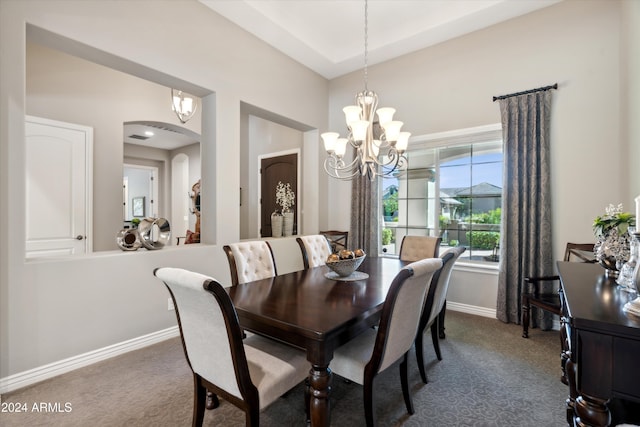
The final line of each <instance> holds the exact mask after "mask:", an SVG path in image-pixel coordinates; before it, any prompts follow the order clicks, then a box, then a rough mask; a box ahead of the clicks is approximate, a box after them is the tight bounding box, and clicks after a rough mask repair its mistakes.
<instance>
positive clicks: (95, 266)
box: [0, 0, 328, 386]
mask: <svg viewBox="0 0 640 427" xmlns="http://www.w3.org/2000/svg"><path fill="white" fill-rule="evenodd" d="M148 5H149V3H148V2H116V1H113V2H112V1H102V0H99V1H82V2H77V1H30V0H27V1H7V0H0V58H1V59H0V76H1V77H0V209H1V212H2V213H1V215H0V235H1V236H2V239H0V386H4V385H6V380H5V379H6V378H7V377H10V376H11V375H13V374H16V373H21V372H25V371H28V370H30V369H33V368H37V367H41V366H44V365H46V364H49V363H52V362H56V361H59V360H62V359H65V358H69V357H72V356H76V355H79V354H83V353H86V352H90V351H94V350H96V349H101V348H104V347H107V346H110V345H113V344H115V343H121V342H124V341H127V340H130V339H134V338H137V337H140V336H143V335H146V334H150V333H154V332H157V331H160V330H163V329H165V328H169V327H171V326H174V325H175V322H176V321H175V314H174V313H173V312H170V311H167V296H168V295H167V292H166V289H164V288H163V286H162V285H161V284H160V283H159V282H158V281H157V280H156V279H155V278H154V277H153V275H152V271H153V269H154V268H155V267H158V266H161V265H171V266H177V267H185V268H191V269H195V270H199V271H201V272H203V273H205V274H209V275H212V276H214V277H216V278H218V279H219V280H221V281H223V282H225V281H226V282H228V280H229V278H228V275H229V273H228V265H227V261H226V259H225V258H224V253H223V251H222V249H221V245H223V244H225V243H228V242H232V241H237V240H238V239H239V233H240V231H239V216H240V215H239V203H238V202H239V200H238V192H237V191H231V192H230V191H228V189H229V188H236V189H237V188H238V187H239V186H240V185H239V184H240V180H239V167H238V165H239V164H240V149H239V140H240V110H241V103H243V102H244V103H248V104H250V105H253V106H256V107H259V108H261V109H263V110H265V111H270V112H273V114H276V115H278V116H279V117H284V118H288V119H289V120H291V121H295V122H296V123H300V124H304V125H305V126H306V127H307V128H308V129H315V128H326V126H327V125H326V122H327V109H326V106H327V104H328V83H327V81H326V80H325V79H324V78H322V77H320V76H319V75H317V74H315V73H313V72H311V71H309V70H308V69H306V68H304V67H303V66H301V65H300V64H298V63H296V62H294V61H292V60H291V59H289V58H287V57H285V56H284V55H282V54H280V53H279V52H277V51H276V50H274V49H272V48H270V47H268V46H266V45H265V44H264V43H262V42H260V41H258V40H257V39H255V38H254V37H253V36H251V35H249V34H248V33H246V32H244V31H242V30H239V29H238V28H237V27H234V26H232V25H231V24H230V23H229V22H228V21H227V20H225V19H223V18H221V17H220V16H218V15H216V14H215V13H213V12H212V11H211V10H210V9H208V8H206V7H205V6H203V5H202V4H200V3H199V2H197V1H179V2H178V1H176V2H174V1H157V2H154V7H152V8H150V7H148ZM178 15H179V16H181V17H183V19H184V21H186V22H189V23H190V28H192V29H193V30H194V39H193V40H192V41H191V42H189V43H184V41H183V40H182V39H181V38H174V37H173V35H174V34H175V32H174V31H169V30H168V29H171V28H172V27H173V25H174V24H175V19H174V18H175V16H178ZM142 16H144V17H145V19H144V21H143V22H144V27H143V29H141V21H140V17H142ZM26 24H30V25H33V26H35V27H37V28H39V29H44V30H46V31H48V32H50V33H52V34H55V35H59V36H62V37H64V38H66V39H69V40H71V41H75V42H81V43H83V45H81V46H78V45H74V44H72V47H73V48H74V49H77V50H79V51H81V52H82V53H84V54H88V55H90V56H92V58H89V59H91V60H93V61H96V62H99V61H101V60H103V61H105V64H104V65H108V66H110V67H121V68H122V69H123V71H127V72H128V73H132V74H136V75H139V76H140V77H143V78H145V79H147V80H151V81H156V82H157V83H159V84H163V85H165V86H169V87H171V86H174V85H176V86H177V85H182V84H184V85H185V86H189V87H194V88H195V94H196V95H199V96H202V97H204V98H203V109H202V128H201V134H202V192H203V212H206V215H207V218H203V230H202V232H203V238H204V239H205V242H206V244H201V245H189V246H190V247H188V248H187V247H182V248H165V249H163V250H161V251H137V252H133V253H125V252H121V251H105V252H101V253H99V254H93V255H90V256H87V257H83V258H80V259H73V260H44V261H33V262H25V261H24V231H23V230H24V225H25V222H24V206H25V198H24V147H23V143H22V141H24V115H25V112H26V111H25V105H26V103H25V81H26V79H25V73H24V70H25V52H26V26H25V25H26ZM230 40H232V41H233V44H229V41H230ZM63 41H64V40H63ZM239 52H241V54H238V53H239ZM7 58H10V59H11V60H10V61H9V60H6V59H7ZM43 72H46V70H43ZM79 83H83V84H84V83H85V82H79ZM94 84H95V85H96V86H98V85H99V84H100V81H96V82H94ZM86 89H87V90H88V91H89V90H98V89H99V88H94V89H92V88H91V87H90V86H86ZM198 91H199V92H198ZM300 93H305V95H306V96H308V97H309V98H310V99H314V100H315V102H313V103H308V104H304V105H301V104H300V102H299V101H300V97H299V94H300ZM274 94H277V96H274ZM167 98H168V97H167ZM34 113H35V114H37V112H34ZM78 114H82V112H78ZM124 119H125V118H124V117H123V120H122V121H125V120H124ZM138 119H139V117H135V118H133V120H138ZM167 121H168V120H167ZM80 122H84V120H80ZM97 137H99V138H102V137H105V138H107V139H109V140H112V141H118V147H120V148H117V149H116V148H114V151H116V152H114V153H112V154H113V156H112V157H113V159H114V161H113V162H111V161H109V162H105V163H104V165H103V166H102V167H98V166H97V165H98V164H100V162H101V160H103V159H102V156H100V155H99V154H98V153H96V163H97V165H96V169H95V172H96V173H97V174H99V175H100V176H102V177H105V178H106V179H107V180H109V179H110V178H108V176H111V178H112V179H114V180H116V181H117V180H121V178H119V176H121V173H122V169H121V166H120V167H119V168H118V170H117V171H113V170H111V167H112V166H113V164H114V163H115V159H116V158H117V159H118V162H120V164H121V162H122V155H123V154H122V143H121V142H122V141H121V140H122V131H121V129H120V130H119V131H118V132H117V133H116V132H115V131H114V132H113V133H112V134H110V135H106V136H105V135H104V134H102V135H98V136H97ZM219 141H220V143H218V142H219ZM114 147H115V146H114ZM102 154H104V155H106V156H110V154H109V153H102ZM314 161H317V158H316V159H315V160H314ZM109 164H111V166H109ZM315 178H316V179H315V180H314V181H317V179H318V178H320V176H319V174H318V175H317V176H316V177H315ZM97 191H98V192H102V194H106V193H108V192H110V191H111V190H107V189H97ZM118 191H120V190H118ZM97 196H99V195H97ZM310 205H311V207H312V208H313V209H314V210H317V205H318V203H317V198H312V200H310Z"/></svg>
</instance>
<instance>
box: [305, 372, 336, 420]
mask: <svg viewBox="0 0 640 427" xmlns="http://www.w3.org/2000/svg"><path fill="white" fill-rule="evenodd" d="M331 380H332V375H331V369H329V367H328V366H318V365H313V367H312V368H311V370H310V371H309V403H308V404H309V411H310V412H311V427H328V426H329V422H330V420H331V406H330V404H329V395H330V394H331Z"/></svg>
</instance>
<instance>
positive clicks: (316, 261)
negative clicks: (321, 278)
mask: <svg viewBox="0 0 640 427" xmlns="http://www.w3.org/2000/svg"><path fill="white" fill-rule="evenodd" d="M296 241H297V242H298V245H300V251H301V252H302V262H303V264H304V269H305V270H307V269H309V268H314V267H318V266H320V265H325V264H326V262H327V258H328V257H329V255H331V246H329V241H328V240H327V238H326V237H325V236H323V235H321V234H314V235H311V236H301V237H298V238H296Z"/></svg>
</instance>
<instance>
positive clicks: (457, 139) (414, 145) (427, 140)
mask: <svg viewBox="0 0 640 427" xmlns="http://www.w3.org/2000/svg"><path fill="white" fill-rule="evenodd" d="M496 140H500V141H502V140H503V135H502V125H501V124H500V123H493V124H489V125H483V126H476V127H470V128H463V129H456V130H452V131H446V132H438V133H432V134H425V135H419V136H416V137H413V138H411V139H410V141H409V148H408V149H407V153H408V154H409V155H410V154H411V152H412V151H418V150H425V149H427V150H428V149H438V148H446V147H454V146H460V145H470V144H479V143H486V142H495V141H496ZM503 153H504V150H503ZM410 163H411V160H410V159H409V165H408V166H409V167H410ZM503 168H504V163H503ZM434 169H435V172H436V176H438V177H439V176H440V159H439V156H438V158H437V162H436V165H435V167H434ZM381 179H382V178H381ZM383 189H384V185H380V186H379V194H378V200H379V206H380V212H381V226H380V233H379V234H380V236H381V238H382V229H384V217H383V198H382V197H383ZM436 189H437V190H438V191H439V189H440V186H439V183H438V185H437V186H436ZM502 197H504V187H503V188H502ZM435 209H436V212H440V211H441V206H440V198H439V197H436V198H435ZM500 232H502V224H500ZM399 244H400V242H397V241H396V245H399ZM379 247H380V254H379V256H386V257H397V255H396V254H392V255H388V254H385V253H382V240H381V241H380V242H379ZM396 251H399V247H396ZM457 264H459V265H460V266H464V267H465V268H471V269H480V270H498V269H499V266H500V261H498V262H491V261H479V260H470V259H463V258H460V259H459V260H458V262H457Z"/></svg>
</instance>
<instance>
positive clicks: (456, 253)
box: [416, 246, 466, 384]
mask: <svg viewBox="0 0 640 427" xmlns="http://www.w3.org/2000/svg"><path fill="white" fill-rule="evenodd" d="M465 250H466V248H465V247H464V246H456V247H453V248H449V249H447V250H446V251H445V252H443V253H442V255H440V259H441V260H442V268H441V269H439V270H438V271H436V272H435V273H434V274H433V277H432V278H431V285H430V286H429V290H428V291H427V293H426V295H425V303H424V308H423V309H422V315H421V316H420V324H419V325H418V334H417V335H416V358H417V360H418V370H419V371H420V377H421V378H422V382H423V383H425V384H427V373H426V371H425V367H424V353H423V338H424V332H425V330H426V329H427V328H430V329H431V341H432V342H433V349H434V350H435V352H436V357H437V358H438V360H442V353H441V351H440V328H439V326H438V322H439V321H440V313H441V312H442V311H443V310H445V309H446V299H447V291H448V290H449V279H450V278H451V271H452V270H453V265H454V264H455V262H456V261H457V260H458V258H460V255H462V253H463V252H464V251H465Z"/></svg>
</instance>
